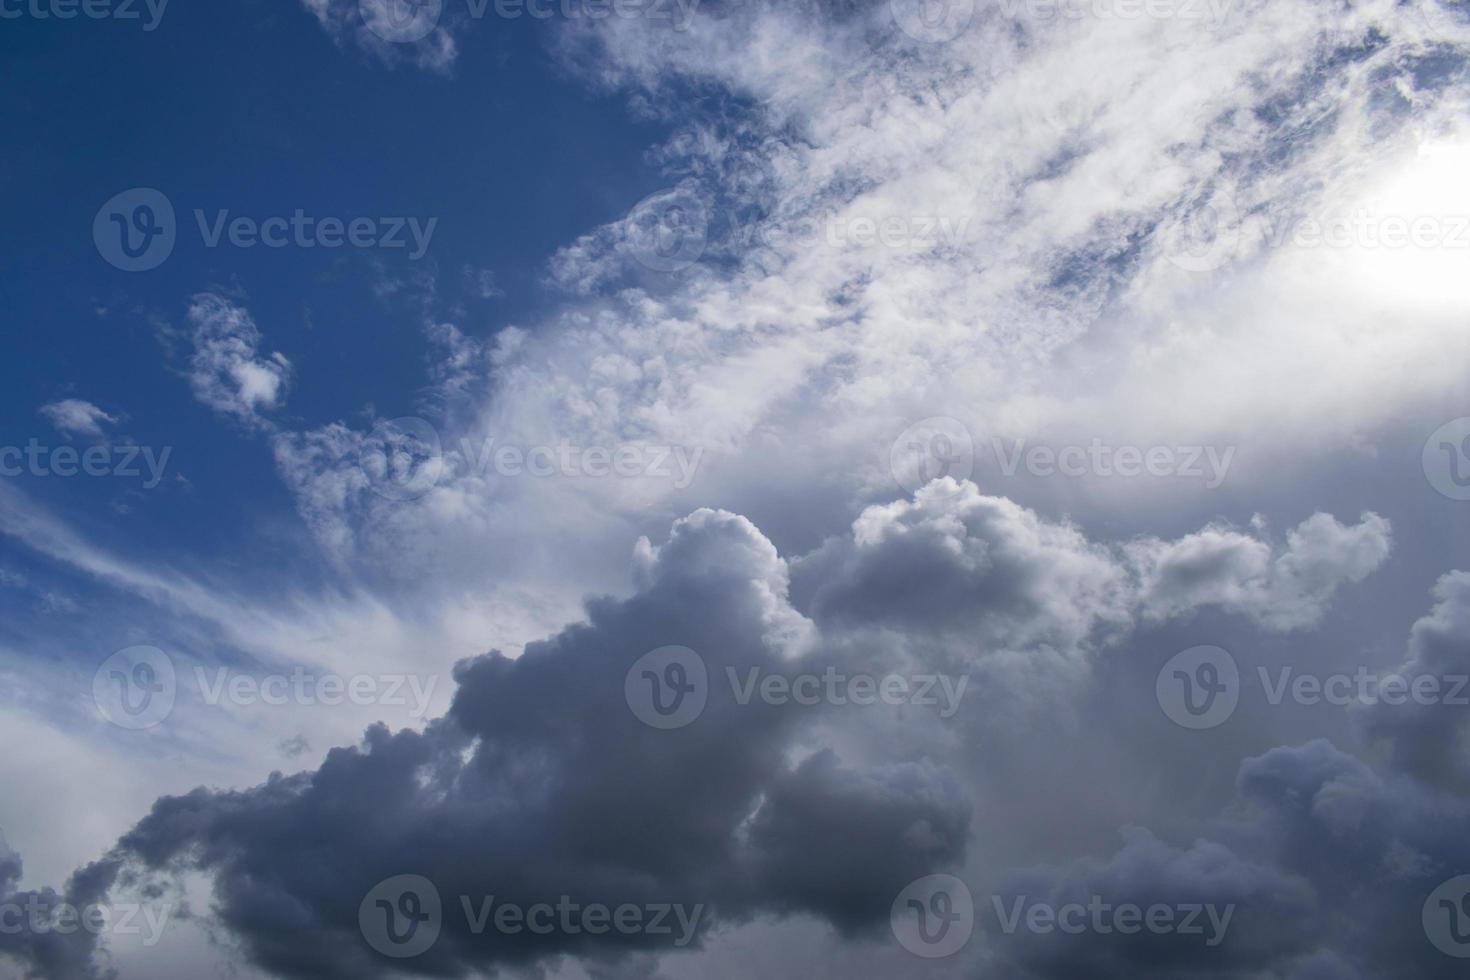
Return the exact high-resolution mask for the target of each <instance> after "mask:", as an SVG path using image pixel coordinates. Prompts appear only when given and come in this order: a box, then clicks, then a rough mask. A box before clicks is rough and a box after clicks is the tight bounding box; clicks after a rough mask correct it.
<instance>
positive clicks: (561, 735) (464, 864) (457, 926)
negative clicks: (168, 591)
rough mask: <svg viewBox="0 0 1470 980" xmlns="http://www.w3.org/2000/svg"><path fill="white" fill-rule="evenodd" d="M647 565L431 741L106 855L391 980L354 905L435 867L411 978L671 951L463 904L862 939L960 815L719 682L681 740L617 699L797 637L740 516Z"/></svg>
mask: <svg viewBox="0 0 1470 980" xmlns="http://www.w3.org/2000/svg"><path fill="white" fill-rule="evenodd" d="M640 576H641V579H642V582H643V589H642V591H640V592H639V593H638V594H637V595H635V596H634V597H632V598H631V599H628V600H626V601H614V600H609V599H603V600H597V601H594V602H591V603H590V604H589V606H588V610H587V622H586V623H584V624H581V625H576V626H572V627H570V628H568V629H566V630H565V631H563V632H562V633H561V634H559V635H557V636H556V637H553V638H552V639H549V640H547V641H545V642H542V643H537V644H532V645H530V646H529V647H528V648H527V651H526V653H525V655H524V656H523V657H521V658H520V659H518V660H514V661H512V660H510V659H507V658H505V657H503V656H500V655H499V654H493V653H492V654H490V655H488V656H485V657H481V658H478V659H475V660H472V661H469V662H466V663H463V664H461V665H460V667H459V669H458V671H457V680H458V682H459V685H460V686H459V691H458V694H457V696H456V699H455V701H454V704H453V707H452V709H451V711H450V713H449V715H448V716H447V717H446V718H443V719H440V720H439V721H437V722H436V723H434V724H432V725H431V726H430V727H429V728H428V730H427V731H425V732H423V733H416V732H401V733H398V734H390V733H389V732H388V731H387V730H386V729H385V728H382V727H375V728H373V729H372V730H370V731H369V732H368V734H367V737H366V739H365V741H364V743H363V745H362V746H360V747H358V748H343V749H336V750H334V751H333V752H331V753H330V754H329V756H328V758H327V760H326V762H325V764H324V765H323V766H322V767H321V769H320V770H318V771H316V772H314V773H307V774H302V775H298V776H293V777H289V778H287V777H276V778H273V779H272V780H271V781H270V782H268V783H266V784H265V785H263V786H260V787H257V788H255V789H252V790H248V791H245V792H237V793H219V792H210V791H207V790H202V789H201V790H197V791H195V792H194V793H191V794H189V795H187V796H183V797H172V798H167V799H163V800H160V801H159V802H158V803H157V804H156V805H155V807H154V810H153V812H152V814H151V815H150V816H148V817H147V818H146V819H145V820H144V821H143V822H142V823H141V824H139V825H138V826H137V827H136V828H135V829H134V830H133V831H132V832H131V833H130V834H129V835H127V837H126V838H125V839H124V840H123V841H122V843H121V845H120V847H119V854H120V855H121V856H124V857H130V858H133V859H136V860H138V861H141V862H142V863H143V864H145V865H148V866H150V867H151V868H154V869H163V868H168V869H182V868H197V869H201V870H204V871H207V872H209V873H211V874H212V875H213V877H214V880H215V888H216V895H217V898H218V912H219V915H220V917H221V919H222V921H223V923H224V924H225V925H226V926H228V927H229V929H230V930H231V931H233V932H234V933H235V934H237V935H238V936H239V937H240V938H241V939H242V940H243V941H244V944H245V948H246V949H247V950H248V951H249V954H250V956H251V957H252V959H253V960H254V961H255V962H256V963H257V964H259V965H260V966H262V967H264V968H266V969H267V970H270V971H271V972H273V973H275V974H278V975H282V976H313V977H349V976H350V977H358V976H364V975H378V974H383V973H387V972H391V970H392V969H393V968H394V966H395V964H394V963H393V962H392V961H390V960H388V959H386V958H384V957H380V956H378V955H377V954H376V953H374V952H373V951H372V950H371V949H369V947H368V945H367V944H366V943H365V942H364V940H363V937H362V936H361V935H360V933H359V920H358V911H359V904H360V903H361V902H362V901H363V899H364V897H365V896H366V895H367V894H368V892H369V891H370V890H372V889H373V887H374V886H375V885H376V884H377V883H378V882H380V881H382V880H385V879H388V878H391V877H393V876H397V875H403V874H416V875H422V876H424V877H426V878H428V879H429V880H430V881H432V882H433V884H434V886H435V887H436V889H437V890H438V892H439V894H440V895H441V896H442V898H443V902H444V920H443V933H442V935H441V936H440V938H439V939H438V941H437V942H436V943H435V944H434V946H433V947H432V948H431V949H429V950H428V951H426V952H425V953H424V954H423V955H421V956H419V957H417V958H415V959H413V960H411V961H407V965H406V966H405V969H408V970H412V971H422V972H427V973H429V974H431V975H445V976H448V975H457V974H461V973H464V972H467V971H468V970H470V969H473V968H486V967H489V966H492V965H503V964H512V963H518V962H520V963H524V962H530V961H534V960H539V959H542V958H545V957H548V956H552V955H555V954H560V953H572V954H577V955H582V956H591V957H594V958H601V959H603V960H606V959H607V958H608V957H609V956H614V958H615V955H616V954H618V953H622V952H626V953H635V952H638V951H640V950H662V949H668V948H670V943H669V940H668V938H667V937H663V936H657V935H647V934H637V935H622V934H618V933H616V932H614V933H611V934H608V935H604V936H600V937H599V936H589V935H587V934H586V933H585V932H583V933H579V934H575V935H573V934H568V933H566V932H562V931H558V932H557V933H555V934H553V935H548V936H540V935H530V934H526V933H524V932H523V933H521V934H518V935H508V934H497V933H496V932H495V931H494V930H493V928H492V930H490V931H488V932H487V933H485V934H484V935H481V936H476V935H473V934H472V932H471V931H470V930H469V928H468V925H467V922H466V919H465V916H464V914H463V913H462V911H461V908H460V904H459V897H460V896H470V897H471V902H472V903H473V904H475V905H476V906H478V903H479V902H480V901H481V899H482V898H483V897H484V896H488V895H495V896H496V897H497V900H499V901H502V902H515V903H517V904H520V905H522V906H529V905H531V904H534V903H536V902H549V903H553V904H554V903H555V902H556V901H557V899H558V897H559V896H562V895H566V896H570V897H571V898H572V899H573V900H574V901H577V902H579V903H583V904H586V903H593V902H600V903H604V904H606V905H609V906H613V907H616V906H618V905H622V904H626V903H633V904H657V903H679V904H682V905H684V906H686V907H687V908H694V907H696V906H699V907H702V908H703V909H704V910H705V918H704V920H703V921H702V922H701V923H700V925H701V926H706V925H708V924H709V923H710V922H712V921H721V922H729V921H733V920H739V919H742V918H744V917H747V916H750V915H753V914H757V913H761V912H765V911H773V912H783V913H785V912H794V913H801V912H805V913H812V914H815V915H819V916H823V917H827V918H829V919H831V920H832V921H834V922H835V923H837V924H839V925H840V926H842V927H843V928H845V929H849V930H860V929H863V928H864V927H869V926H872V925H874V924H875V923H878V922H881V921H883V920H884V919H885V918H886V916H887V913H888V908H889V905H890V903H891V902H892V897H893V895H894V893H895V892H896V891H897V890H898V889H900V888H902V887H903V885H904V884H906V883H907V882H908V881H910V880H912V879H913V878H915V877H918V876H921V875H924V874H928V873H930V872H931V871H932V870H933V869H934V868H935V867H936V866H943V865H946V864H952V863H954V862H956V861H958V860H959V859H960V858H961V857H962V854H963V848H964V843H965V839H966V835H967V832H968V822H969V818H968V814H969V805H968V803H967V802H966V801H965V800H964V799H963V798H962V797H961V795H960V794H959V792H958V790H957V789H956V788H955V786H954V784H953V782H952V781H950V780H949V779H947V777H946V776H945V775H944V774H943V772H942V771H941V770H939V769H938V768H937V767H934V766H930V765H917V764H915V765H908V764H904V765H896V766H888V767H882V768H877V769H873V770H871V771H864V770H858V769H852V768H847V767H845V766H844V765H843V764H842V763H841V762H840V761H839V760H838V759H837V758H836V757H835V756H834V755H833V754H831V753H830V752H823V753H821V754H819V755H816V756H813V757H811V758H808V759H807V760H806V761H805V762H804V763H801V764H799V765H796V766H795V767H793V766H792V765H791V762H790V758H789V754H790V751H791V750H792V748H793V740H794V739H795V738H796V737H797V734H798V732H799V719H800V718H801V717H803V716H802V715H800V714H799V713H797V712H796V711H793V710H791V709H790V707H789V706H781V705H771V704H765V703H763V702H762V701H761V700H760V699H758V698H757V699H753V700H752V701H751V702H750V703H748V704H739V703H737V702H736V700H735V699H733V698H732V697H731V696H730V695H729V692H728V690H726V689H724V688H722V686H721V684H720V683H719V682H718V681H714V682H713V683H712V684H711V696H710V699H709V704H708V706H707V708H706V709H705V711H704V713H703V714H702V716H700V717H699V718H698V720H697V721H695V722H694V723H693V724H691V725H689V726H688V727H687V728H683V729H679V730H673V731H662V730H656V729H655V728H653V727H650V726H647V725H645V724H643V723H642V722H640V721H639V720H638V718H637V717H635V715H634V714H633V712H632V711H631V710H630V708H629V706H628V704H627V703H626V701H625V700H624V679H625V676H626V674H627V672H628V670H629V667H630V666H631V665H632V664H633V663H634V662H635V661H636V660H638V658H640V657H641V656H643V655H644V654H645V653H647V652H649V651H650V650H654V649H657V648H661V647H664V646H668V645H671V644H679V645H683V646H687V647H689V648H691V649H693V650H697V651H699V653H700V654H701V655H702V656H703V658H704V660H705V662H706V663H707V665H708V668H709V670H710V673H711V676H712V677H714V676H715V675H717V674H718V673H720V672H722V671H723V670H724V668H726V667H735V668H737V669H744V668H747V667H758V668H761V669H763V670H775V669H778V668H780V667H781V666H782V663H783V662H784V661H785V660H787V659H789V658H792V657H796V656H798V655H799V654H801V653H802V651H803V650H804V649H808V648H809V647H810V635H809V634H810V624H809V623H807V622H806V621H805V620H804V619H803V618H802V617H801V616H799V615H798V614H797V613H795V612H794V611H793V610H792V609H791V607H790V606H789V605H788V603H787V600H786V597H785V594H786V570H785V564H784V562H782V561H781V559H780V558H779V557H778V556H777V554H776V552H775V549H774V548H773V547H772V546H771V545H770V543H769V542H767V541H766V540H765V539H764V538H763V537H762V536H761V535H760V534H759V532H758V531H756V530H755V528H754V527H753V526H752V525H750V524H749V522H747V521H745V520H744V519H743V518H739V517H735V516H733V515H729V514H722V513H715V512H712V511H701V512H699V513H696V514H695V515H693V516H691V517H690V518H688V519H687V520H685V521H681V522H679V523H678V524H677V525H676V527H675V530H674V533H673V535H672V538H671V540H670V541H669V542H668V543H667V544H666V545H664V546H663V547H662V548H661V549H658V550H657V551H654V550H652V549H648V550H646V551H645V553H644V555H643V563H642V568H641V570H640ZM814 656H819V655H814Z"/></svg>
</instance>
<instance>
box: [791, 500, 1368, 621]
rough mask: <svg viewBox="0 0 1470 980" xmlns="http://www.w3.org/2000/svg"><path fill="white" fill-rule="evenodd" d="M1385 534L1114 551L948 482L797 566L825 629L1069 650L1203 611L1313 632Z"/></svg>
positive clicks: (1308, 530)
mask: <svg viewBox="0 0 1470 980" xmlns="http://www.w3.org/2000/svg"><path fill="white" fill-rule="evenodd" d="M1390 542H1391V529H1390V526H1389V523H1388V521H1386V520H1384V519H1383V518H1381V517H1379V516H1378V515H1376V514H1364V515H1363V517H1362V519H1361V521H1360V523H1358V524H1356V525H1343V524H1341V523H1339V522H1338V521H1337V520H1336V519H1335V518H1333V517H1332V516H1330V515H1328V514H1316V515H1313V516H1312V517H1310V518H1308V519H1307V520H1306V521H1303V522H1302V523H1301V525H1299V526H1298V527H1296V528H1294V529H1293V530H1291V531H1290V532H1289V533H1288V534H1287V538H1286V543H1285V546H1284V547H1280V548H1278V547H1273V545H1272V544H1271V543H1270V542H1269V541H1265V540H1262V539H1261V538H1258V537H1253V536H1250V535H1247V534H1243V533H1241V532H1238V531H1234V530H1231V529H1228V528H1224V527H1212V528H1207V529H1205V530H1203V531H1199V532H1196V533H1194V534H1190V535H1186V536H1185V537H1183V538H1180V539H1178V540H1176V541H1163V540H1160V539H1157V538H1143V539H1139V540H1135V541H1130V542H1127V543H1125V544H1123V545H1122V546H1121V547H1109V546H1106V545H1101V544H1096V543H1093V542H1090V541H1088V540H1087V538H1086V536H1084V535H1083V534H1082V532H1081V531H1080V530H1078V529H1077V528H1076V527H1074V526H1072V525H1070V524H1067V523H1064V522H1048V521H1046V520H1043V519H1042V518H1041V517H1040V516H1038V515H1037V514H1036V513H1035V512H1033V511H1030V510H1028V509H1027V508H1025V507H1022V506H1020V505H1018V504H1016V503H1015V502H1014V501H1011V500H1008V499H1006V498H1004V497H989V496H985V495H983V494H981V493H980V491H979V488H978V487H976V486H975V485H974V484H973V483H969V482H964V483H961V482H958V481H956V480H954V479H953V478H950V477H945V478H943V479H940V480H937V481H935V482H933V483H931V484H929V485H928V486H927V487H924V488H923V489H921V490H920V491H919V492H918V493H917V494H916V495H915V497H914V499H913V500H900V501H897V502H895V503H892V504H885V505H878V506H873V507H870V508H868V509H867V510H865V511H864V512H863V514H862V515H861V516H860V517H859V518H858V519H857V520H856V521H855V522H854V523H853V527H852V535H851V537H850V538H843V539H839V540H836V541H834V542H831V543H829V544H828V545H827V546H826V547H825V548H824V549H823V550H822V551H820V552H817V553H815V554H814V555H812V556H809V557H808V558H806V559H803V561H802V562H801V563H800V565H799V566H798V568H799V570H800V573H801V575H802V576H804V577H805V578H806V579H807V580H808V581H809V582H810V583H811V586H810V587H811V590H812V605H813V609H814V611H815V615H816V616H817V618H818V620H819V621H820V622H823V623H824V624H825V623H827V622H832V623H834V624H839V625H840V624H843V623H857V624H862V625H882V626H891V627H894V628H897V629H900V630H902V631H904V632H907V633H910V634H923V633H928V632H934V633H944V632H963V633H964V635H966V636H967V637H970V638H972V639H973V640H975V641H976V642H977V643H978V644H979V645H980V646H981V647H982V648H984V647H1000V648H1004V647H1008V646H1009V647H1026V646H1031V645H1036V644H1049V645H1054V646H1060V647H1068V648H1070V647H1077V646H1079V645H1081V644H1082V643H1084V642H1085V641H1087V640H1088V639H1089V638H1094V637H1095V636H1096V634H1099V633H1102V634H1106V633H1108V632H1112V633H1114V634H1116V633H1118V632H1119V631H1121V630H1125V629H1128V628H1131V627H1132V625H1133V617H1134V615H1135V613H1137V614H1141V615H1142V616H1144V617H1146V618H1148V619H1152V620H1164V619H1170V618H1175V617H1181V616H1185V615H1187V614H1189V613H1191V612H1193V611H1195V610H1198V609H1201V608H1205V607H1210V606H1215V607H1219V608H1222V609H1224V610H1226V611H1229V612H1232V613H1238V614H1241V615H1245V616H1248V617H1250V618H1251V619H1252V620H1254V621H1255V622H1256V623H1258V624H1259V625H1261V626H1263V627H1265V628H1267V629H1271V630H1277V631H1283V630H1290V629H1296V628H1301V627H1306V626H1311V625H1313V624H1315V623H1316V622H1317V621H1318V620H1320V618H1321V616H1322V614H1323V613H1324V611H1325V610H1326V607H1327V605H1328V604H1329V603H1330V602H1331V600H1332V597H1333V595H1334V594H1335V593H1336V591H1337V589H1338V588H1339V587H1340V586H1342V585H1344V584H1348V583H1353V582H1360V581H1362V580H1363V579H1364V578H1366V577H1367V576H1368V575H1369V574H1370V573H1372V572H1373V571H1374V570H1376V569H1377V568H1378V567H1379V566H1380V565H1381V564H1382V563H1383V561H1384V560H1385V559H1386V558H1387V556H1388V552H1389V547H1390Z"/></svg>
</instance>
